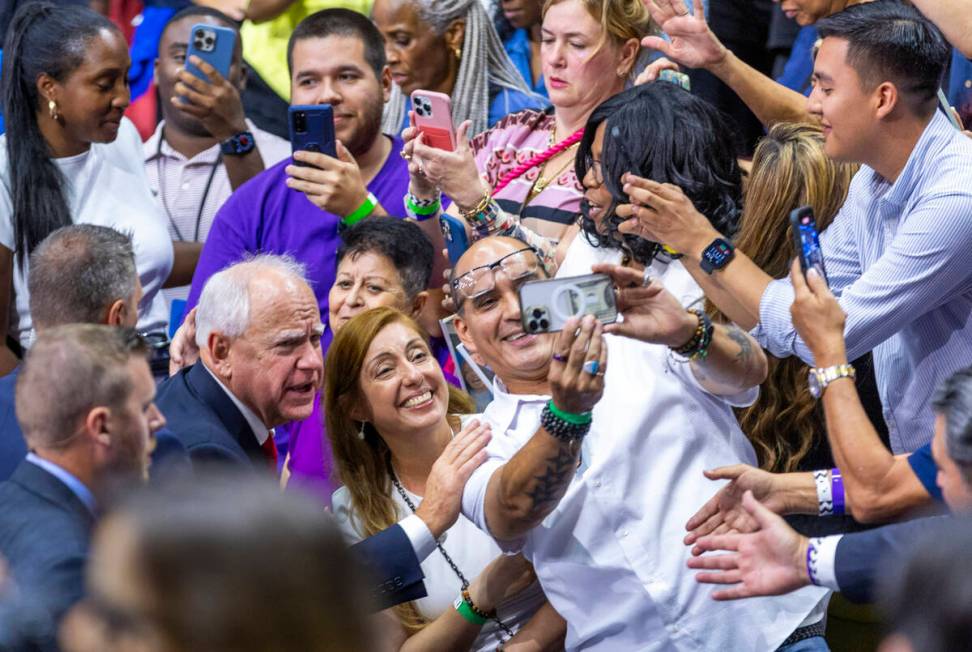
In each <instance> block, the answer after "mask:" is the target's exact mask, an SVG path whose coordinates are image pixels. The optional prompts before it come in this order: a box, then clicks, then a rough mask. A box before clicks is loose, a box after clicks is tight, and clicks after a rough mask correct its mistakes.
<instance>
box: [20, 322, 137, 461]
mask: <svg viewBox="0 0 972 652" xmlns="http://www.w3.org/2000/svg"><path fill="white" fill-rule="evenodd" d="M148 351H149V349H148V344H147V343H146V342H145V340H144V339H143V338H142V337H140V336H139V335H138V333H136V332H135V331H134V330H133V329H131V328H118V327H114V326H104V325H101V324H69V325H67V326H56V327H54V328H50V329H45V330H44V331H43V332H41V333H39V334H38V336H37V341H36V342H35V343H34V345H33V346H32V347H31V348H30V351H29V352H28V353H27V356H26V358H25V359H24V366H23V371H21V372H20V374H19V375H18V376H17V386H16V390H15V405H16V410H17V420H18V421H19V422H20V425H21V427H22V428H23V432H24V439H26V440H27V444H28V446H30V447H31V448H33V447H35V446H38V447H41V448H51V449H63V448H66V447H67V446H69V445H70V444H71V442H72V441H73V440H74V437H75V436H77V434H78V433H79V432H80V429H81V424H82V423H83V421H84V418H85V417H86V416H87V414H88V413H89V412H90V411H91V410H93V409H94V408H96V407H100V406H106V407H117V406H119V405H121V404H122V403H124V402H125V401H126V400H127V399H128V397H129V395H130V393H131V391H132V379H131V374H130V372H129V370H128V361H129V360H131V359H132V358H139V357H141V358H142V359H146V358H147V356H148Z"/></svg>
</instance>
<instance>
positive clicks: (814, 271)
mask: <svg viewBox="0 0 972 652" xmlns="http://www.w3.org/2000/svg"><path fill="white" fill-rule="evenodd" d="M807 276H808V277H809V276H812V277H813V278H820V274H818V273H817V268H816V267H811V268H810V269H808V270H807Z"/></svg>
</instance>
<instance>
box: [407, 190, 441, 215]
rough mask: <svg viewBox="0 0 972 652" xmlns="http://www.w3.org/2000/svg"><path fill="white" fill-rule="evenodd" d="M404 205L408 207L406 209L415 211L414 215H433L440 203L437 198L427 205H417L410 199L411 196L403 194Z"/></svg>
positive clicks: (437, 210)
mask: <svg viewBox="0 0 972 652" xmlns="http://www.w3.org/2000/svg"><path fill="white" fill-rule="evenodd" d="M405 207H406V208H408V210H410V211H412V212H413V213H415V214H416V215H435V214H436V213H438V212H439V208H440V207H441V204H440V202H439V200H438V199H437V200H435V202H433V203H431V204H429V205H428V206H419V205H418V204H416V203H415V202H413V201H412V198H411V197H409V196H408V195H405Z"/></svg>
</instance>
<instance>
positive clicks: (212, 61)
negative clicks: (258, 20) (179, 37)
mask: <svg viewBox="0 0 972 652" xmlns="http://www.w3.org/2000/svg"><path fill="white" fill-rule="evenodd" d="M189 34H190V39H189V47H188V48H186V71H187V72H190V73H192V74H193V75H195V76H196V77H198V78H199V79H201V80H203V81H204V82H206V83H211V80H210V79H209V77H207V76H206V75H205V73H203V71H202V70H200V69H199V68H198V67H197V66H196V65H195V64H193V63H192V61H190V60H189V57H192V56H197V57H199V58H200V59H202V60H203V61H205V62H206V63H208V64H209V65H211V66H212V67H213V68H215V69H216V71H217V72H218V73H219V74H220V75H222V76H223V77H224V78H228V77H229V76H230V66H232V65H233V50H235V49H236V32H235V31H233V30H231V29H230V28H228V27H218V26H216V25H207V24H206V23H198V24H196V25H193V26H192V29H191V30H189Z"/></svg>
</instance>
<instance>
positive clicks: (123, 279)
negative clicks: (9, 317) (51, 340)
mask: <svg viewBox="0 0 972 652" xmlns="http://www.w3.org/2000/svg"><path fill="white" fill-rule="evenodd" d="M137 279H138V276H137V271H136V268H135V252H134V249H133V248H132V238H131V236H130V235H127V234H124V233H119V232H118V231H116V230H115V229H111V228H108V227H107V226H95V225H94V224H74V225H71V226H64V227H61V228H60V229H57V230H56V231H53V232H52V233H51V234H50V235H49V236H47V237H46V238H45V239H44V240H43V242H41V243H40V245H38V246H37V248H36V249H35V250H34V252H33V253H32V254H31V256H30V274H29V275H28V278H27V290H28V292H29V294H30V315H31V319H33V321H34V325H35V326H37V327H42V328H48V327H51V326H60V325H62V324H73V323H89V324H96V323H99V322H102V321H103V320H104V318H105V314H106V312H107V310H108V308H109V307H110V306H111V304H113V303H114V302H116V301H118V300H119V299H121V300H123V301H127V300H128V299H130V298H131V297H132V295H133V294H135V283H136V281H137Z"/></svg>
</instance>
